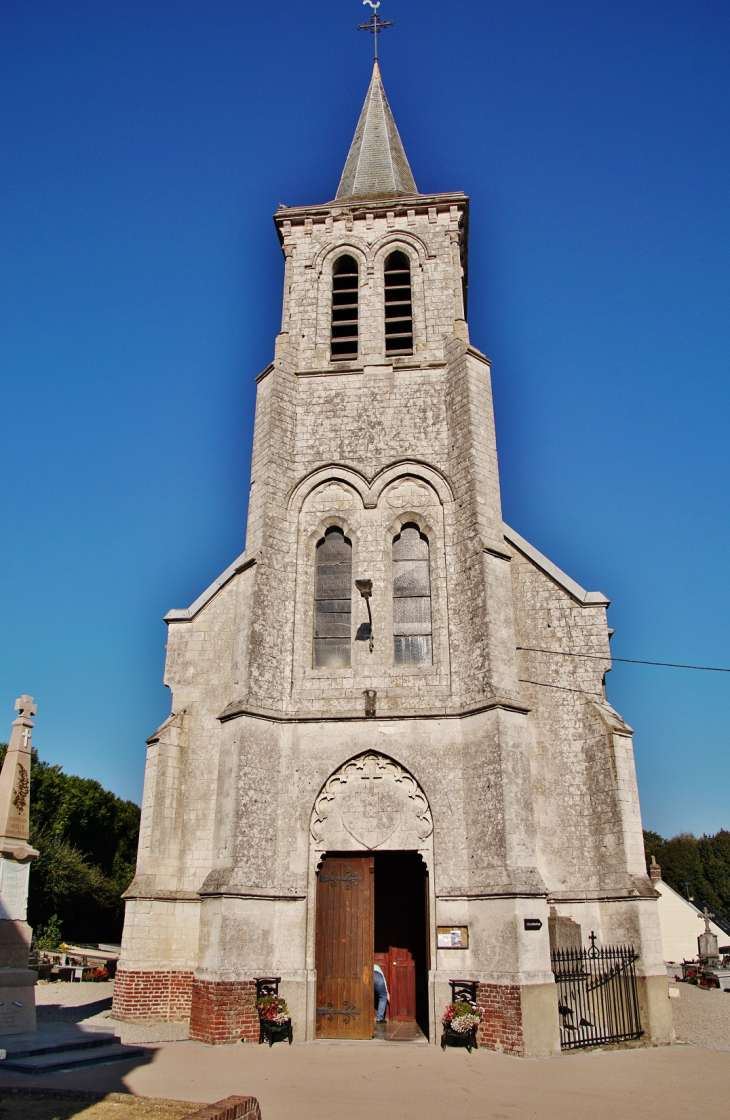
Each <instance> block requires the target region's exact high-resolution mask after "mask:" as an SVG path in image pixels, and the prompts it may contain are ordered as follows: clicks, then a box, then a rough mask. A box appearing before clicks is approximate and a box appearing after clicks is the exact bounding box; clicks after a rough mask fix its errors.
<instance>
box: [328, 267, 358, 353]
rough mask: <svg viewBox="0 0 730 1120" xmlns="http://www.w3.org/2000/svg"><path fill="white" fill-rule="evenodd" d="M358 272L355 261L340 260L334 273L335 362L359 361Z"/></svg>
mask: <svg viewBox="0 0 730 1120" xmlns="http://www.w3.org/2000/svg"><path fill="white" fill-rule="evenodd" d="M357 297H358V271H357V261H356V260H355V258H354V257H351V256H349V255H345V256H343V257H338V258H337V260H336V261H335V267H334V269H333V272H332V342H331V344H330V346H331V352H332V360H333V361H346V360H348V359H350V358H356V357H357V339H358V329H357V327H358V323H357V311H358V308H357Z"/></svg>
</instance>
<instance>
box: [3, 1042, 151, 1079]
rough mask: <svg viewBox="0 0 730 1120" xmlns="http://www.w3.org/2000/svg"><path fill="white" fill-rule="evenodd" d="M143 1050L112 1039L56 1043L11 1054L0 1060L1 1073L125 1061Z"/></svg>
mask: <svg viewBox="0 0 730 1120" xmlns="http://www.w3.org/2000/svg"><path fill="white" fill-rule="evenodd" d="M145 1053H146V1051H145V1050H144V1049H142V1048H141V1047H139V1046H124V1045H123V1043H121V1042H119V1041H118V1040H115V1041H114V1042H107V1043H106V1044H103V1045H101V1046H99V1045H92V1046H83V1047H78V1046H74V1047H73V1048H72V1049H70V1048H62V1047H59V1048H57V1049H55V1050H54V1051H52V1052H50V1053H49V1052H48V1051H46V1052H45V1053H43V1054H32V1055H28V1056H27V1057H24V1058H21V1057H16V1056H15V1055H8V1057H7V1058H6V1059H5V1060H4V1061H2V1062H0V1071H2V1072H4V1073H10V1072H12V1073H28V1074H34V1073H53V1072H54V1071H57V1070H61V1069H77V1068H79V1067H80V1066H96V1065H101V1064H103V1063H104V1062H126V1061H128V1060H129V1059H130V1058H140V1057H143V1056H144V1054H145Z"/></svg>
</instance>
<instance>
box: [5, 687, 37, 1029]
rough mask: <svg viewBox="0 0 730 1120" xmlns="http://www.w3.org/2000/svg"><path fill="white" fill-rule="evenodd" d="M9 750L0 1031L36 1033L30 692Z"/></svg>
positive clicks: (32, 711) (22, 699)
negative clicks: (30, 903) (31, 920)
mask: <svg viewBox="0 0 730 1120" xmlns="http://www.w3.org/2000/svg"><path fill="white" fill-rule="evenodd" d="M15 707H16V709H18V712H19V714H18V718H17V719H16V720H14V721H13V733H12V735H11V737H10V743H9V745H8V750H7V754H6V755H5V761H4V762H3V768H2V772H1V773H0V1034H19V1033H21V1032H24V1031H34V1030H35V1029H36V1022H35V992H34V985H35V982H36V979H37V975H36V973H35V972H33V971H32V970H31V969H30V968H28V953H29V951H30V941H31V936H32V933H33V931H32V930H31V928H30V926H29V925H28V922H27V921H26V919H27V915H28V878H29V873H30V864H31V860H33V859H35V857H36V856H37V855H38V852H37V851H36V850H35V848H31V846H30V845H29V843H28V822H29V810H30V751H31V742H30V739H31V731H32V729H33V722H32V720H31V716H34V715H35V712H36V708H35V705H34V703H33V697H32V696H21V697H20V699H19V700H16V701H15Z"/></svg>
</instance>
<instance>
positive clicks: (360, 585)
mask: <svg viewBox="0 0 730 1120" xmlns="http://www.w3.org/2000/svg"><path fill="white" fill-rule="evenodd" d="M355 587H356V588H357V589H358V591H359V592H360V594H361V595H362V597H363V599H364V600H365V605H366V607H367V608H368V621H369V623H370V641H369V643H368V645H369V648H370V652H371V653H372V652H373V646H374V644H375V640H374V638H373V616H372V613H371V611H370V596H371V595H372V593H373V581H372V580H371V579H356V580H355Z"/></svg>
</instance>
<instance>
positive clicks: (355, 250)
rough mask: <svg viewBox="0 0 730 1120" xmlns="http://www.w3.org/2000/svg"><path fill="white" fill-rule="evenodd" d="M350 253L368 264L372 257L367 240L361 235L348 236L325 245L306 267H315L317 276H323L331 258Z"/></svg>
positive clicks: (361, 262)
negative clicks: (360, 236)
mask: <svg viewBox="0 0 730 1120" xmlns="http://www.w3.org/2000/svg"><path fill="white" fill-rule="evenodd" d="M347 253H349V254H350V255H351V256H354V257H355V258H357V259H359V261H360V264H363V265H365V266H367V264H368V263H369V260H370V257H371V250H370V247H369V246H368V244H367V243H366V242H365V241H362V240H361V239H360V238H359V237H348V239H347V240H346V241H338V242H337V243H336V244H335V245H323V246H322V248H321V249H318V250H317V252H316V253H315V254H314V256H313V257H312V259H311V261H310V262H309V264H308V265H306V266H305V267H306V268H313V269H315V271H316V273H317V276H321V275H322V272H323V271H324V267H325V264H327V263H328V262H329V263H330V264H331V263H332V261H331V258H332V259H334V258H336V257H341V256H343V255H344V254H347Z"/></svg>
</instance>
